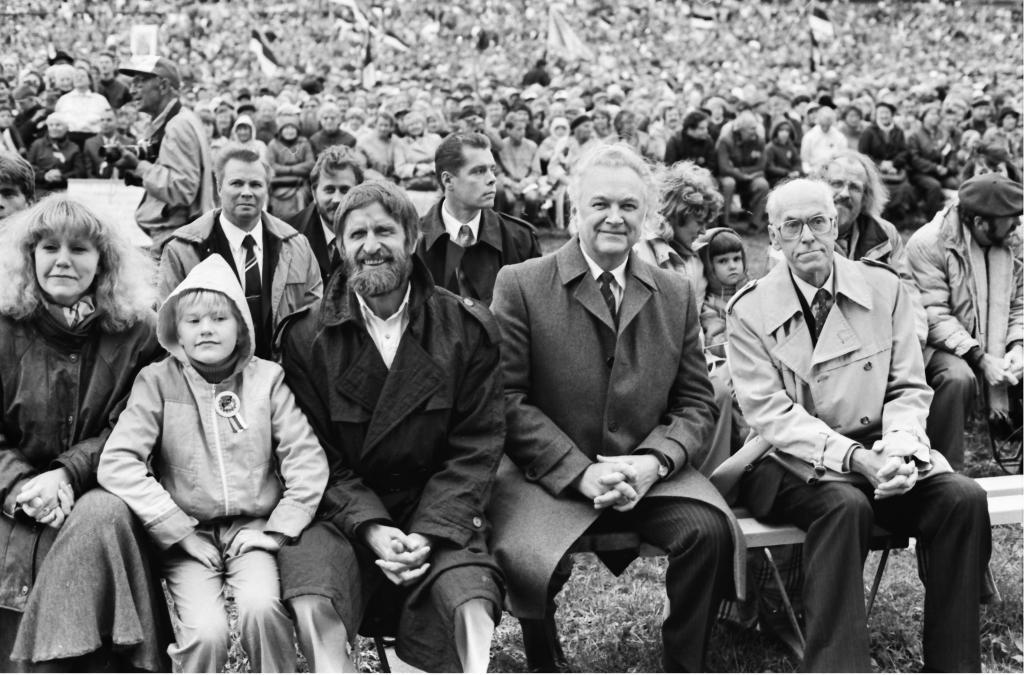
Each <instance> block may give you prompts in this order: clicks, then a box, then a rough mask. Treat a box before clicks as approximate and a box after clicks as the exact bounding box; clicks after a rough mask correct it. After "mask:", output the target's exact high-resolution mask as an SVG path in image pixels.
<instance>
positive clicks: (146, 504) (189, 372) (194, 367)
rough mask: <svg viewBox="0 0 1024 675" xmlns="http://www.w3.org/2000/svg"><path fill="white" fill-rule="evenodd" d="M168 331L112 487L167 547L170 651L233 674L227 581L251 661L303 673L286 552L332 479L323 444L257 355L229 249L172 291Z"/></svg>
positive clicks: (179, 661) (120, 425) (113, 438)
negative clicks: (281, 564)
mask: <svg viewBox="0 0 1024 675" xmlns="http://www.w3.org/2000/svg"><path fill="white" fill-rule="evenodd" d="M157 332H158V338H159V340H160V343H161V344H162V345H163V347H164V348H165V349H166V350H167V351H168V352H169V353H170V357H168V358H166V359H164V360H163V361H159V362H157V363H154V364H152V365H149V366H147V367H146V368H144V369H143V370H142V371H141V373H140V374H139V376H138V378H137V380H136V381H135V385H134V387H133V388H132V393H131V397H130V398H129V400H128V406H127V408H126V409H125V411H124V412H123V413H122V414H121V416H120V418H119V419H118V422H117V424H116V426H115V427H114V430H113V432H112V433H111V435H110V437H109V439H108V441H107V443H106V445H105V447H104V449H103V453H102V455H101V457H100V463H99V471H98V479H99V483H100V484H101V485H102V486H103V487H104V488H106V489H107V490H109V491H110V492H112V493H114V494H115V495H117V496H119V497H120V498H121V499H123V500H124V501H125V502H126V503H127V504H128V506H129V507H131V509H132V510H133V511H134V512H135V514H136V515H137V516H138V517H139V519H140V520H141V521H142V523H143V525H144V526H145V527H146V529H147V531H148V532H149V534H150V536H152V537H153V539H154V540H155V541H156V543H157V544H158V545H159V546H160V547H161V548H162V549H165V554H164V557H163V559H162V561H161V565H160V567H161V573H162V576H163V577H164V578H165V579H166V581H167V587H168V590H169V591H170V594H171V597H172V598H173V600H174V607H175V611H176V613H177V617H178V619H179V621H178V625H177V627H176V637H177V643H176V644H174V645H171V647H170V648H169V650H168V652H169V653H170V655H171V658H172V660H173V661H174V665H175V670H179V671H183V672H217V671H218V670H221V669H223V667H224V665H225V662H226V661H227V655H228V647H229V646H230V644H231V641H230V636H229V634H228V619H227V613H226V611H225V607H224V602H225V601H224V584H227V585H228V586H230V587H231V589H232V593H233V595H234V598H235V602H236V604H237V605H238V622H239V630H240V632H241V642H242V646H243V648H244V649H245V651H246V653H247V654H248V656H249V663H250V666H251V669H252V670H253V671H254V672H294V671H295V644H294V641H293V638H292V626H291V619H290V618H289V615H288V613H287V611H286V610H285V608H284V605H283V604H282V602H281V598H280V583H279V574H278V569H277V561H276V557H275V553H276V551H277V550H278V549H279V548H280V547H281V546H282V545H283V544H284V543H286V542H287V541H289V540H291V539H292V538H294V537H297V536H298V535H299V534H300V533H301V532H302V530H303V529H304V528H305V527H306V526H307V525H309V523H310V522H311V521H312V519H313V516H314V514H315V512H316V509H317V506H318V505H319V503H320V497H321V496H322V494H323V491H324V488H325V487H326V483H327V476H328V467H327V460H326V457H325V455H324V452H323V449H322V448H321V447H320V444H319V442H318V441H317V439H316V436H315V435H314V434H313V430H312V429H311V428H310V426H309V423H308V422H307V421H306V417H305V415H304V414H303V413H302V411H301V410H300V409H299V408H298V407H297V406H296V404H295V399H294V397H293V396H292V393H291V391H290V390H289V389H288V387H287V386H286V385H285V384H284V372H283V371H282V369H281V368H280V366H278V365H277V364H276V363H272V362H270V361H265V360H263V359H259V358H256V357H255V356H253V349H254V347H253V338H252V336H253V328H252V320H251V318H250V315H249V309H248V307H247V305H246V302H245V297H244V294H243V292H242V289H241V286H240V285H239V283H238V279H237V278H236V277H235V275H234V273H233V272H232V271H231V268H230V267H229V266H228V264H227V263H226V262H225V261H224V259H223V258H221V257H220V256H219V255H213V256H210V257H209V258H207V259H206V260H204V261H203V262H202V263H200V264H199V265H197V266H196V267H195V268H194V269H193V270H192V272H191V273H189V275H188V276H187V277H186V278H185V280H184V281H182V282H181V284H180V285H179V286H178V287H177V288H176V289H175V290H174V292H173V293H171V295H170V296H169V297H168V298H167V300H166V301H165V302H164V304H163V306H162V307H161V308H160V312H159V316H158V323H157ZM165 431H166V433H165ZM150 466H151V467H152V470H150V468H149V467H150ZM278 475H280V479H279V478H278ZM282 483H283V485H282Z"/></svg>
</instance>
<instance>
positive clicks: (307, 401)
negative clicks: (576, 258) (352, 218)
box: [282, 257, 505, 670]
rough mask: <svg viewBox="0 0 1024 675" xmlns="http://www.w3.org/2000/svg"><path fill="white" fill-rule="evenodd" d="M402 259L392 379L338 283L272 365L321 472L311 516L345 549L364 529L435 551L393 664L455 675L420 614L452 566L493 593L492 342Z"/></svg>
mask: <svg viewBox="0 0 1024 675" xmlns="http://www.w3.org/2000/svg"><path fill="white" fill-rule="evenodd" d="M412 260H413V273H412V278H411V284H412V288H411V290H410V296H409V305H408V310H407V311H408V312H409V314H408V317H409V325H408V328H407V329H406V331H405V333H404V334H403V336H402V338H401V341H400V343H399V346H398V351H397V353H396V355H395V359H394V362H393V363H392V364H391V368H390V369H388V368H387V367H386V366H385V364H384V361H383V359H381V357H380V353H379V352H378V351H377V348H376V346H375V345H374V343H373V340H372V339H371V337H370V335H369V333H368V332H367V330H366V327H365V323H364V321H363V317H362V313H361V311H360V309H359V306H358V303H357V299H356V297H355V294H354V293H352V292H351V291H350V290H349V289H348V288H347V286H346V284H345V281H346V280H345V278H344V276H343V275H340V274H336V275H334V276H333V277H332V278H331V280H330V282H329V284H328V288H327V293H326V295H325V297H324V300H323V302H322V304H320V305H318V306H317V308H316V309H313V310H312V311H310V312H308V313H307V314H306V315H305V316H303V317H302V319H301V320H300V321H298V322H297V323H296V324H295V325H294V326H293V327H292V328H290V329H289V330H288V332H287V333H286V336H285V343H284V359H283V362H282V365H283V366H284V369H285V376H286V380H285V381H286V382H287V383H288V385H289V386H290V387H291V388H292V390H293V392H294V393H295V398H296V400H297V401H298V403H299V406H300V407H301V408H302V409H303V411H304V412H305V413H306V417H307V418H308V420H309V422H310V424H311V425H312V426H313V430H314V431H315V432H316V434H317V436H318V437H319V439H320V441H321V444H322V445H323V447H324V451H325V452H326V453H327V459H328V462H329V463H330V469H331V477H330V480H329V482H328V487H327V490H326V492H325V493H324V497H323V499H322V501H321V504H320V509H319V512H318V517H319V518H321V519H324V520H328V521H330V522H331V523H333V524H334V525H335V526H336V527H337V528H338V529H339V530H340V531H341V532H342V533H343V534H344V535H345V536H346V537H347V538H348V539H349V540H350V541H353V542H359V541H362V537H361V536H360V535H361V532H362V530H361V528H362V527H363V526H365V525H368V524H370V523H373V522H384V523H392V524H395V525H396V526H397V527H400V528H401V529H402V530H403V531H405V532H416V533H419V534H422V535H425V536H427V537H430V538H434V539H435V541H437V542H438V543H437V544H436V545H435V546H434V547H433V553H432V555H431V567H430V570H429V571H428V573H427V575H426V577H425V579H424V581H422V582H419V583H418V584H417V585H416V586H414V587H413V590H412V593H411V595H410V596H409V598H408V600H407V601H406V603H405V605H404V607H403V611H402V613H401V614H402V615H401V617H400V621H399V632H398V638H399V639H398V650H399V652H398V653H399V656H400V657H401V658H402V659H403V660H405V661H407V662H409V663H412V664H414V665H416V666H417V667H420V668H423V669H426V670H451V669H452V668H453V667H456V668H457V664H458V661H457V660H456V661H455V662H454V663H452V662H451V661H450V659H449V660H448V661H447V662H446V661H445V660H442V659H441V658H440V655H441V654H443V653H445V652H446V650H449V648H450V647H451V646H454V643H452V641H451V638H450V636H446V635H443V634H438V633H443V630H440V629H441V626H442V622H440V621H438V620H437V617H436V614H435V610H434V609H433V608H432V607H430V606H429V603H426V602H422V601H425V600H427V599H429V596H430V594H429V593H426V592H424V591H425V590H426V589H428V588H429V587H430V585H431V583H433V581H434V580H435V579H436V578H437V577H438V576H439V575H440V574H441V573H442V572H444V571H446V570H449V569H452V568H454V567H459V566H463V565H477V566H483V567H488V568H491V569H492V570H493V572H494V577H495V578H496V579H499V580H500V572H499V570H498V567H497V565H496V564H495V563H494V559H493V557H492V556H491V555H490V553H489V552H488V546H487V537H488V534H489V531H490V526H489V523H488V520H487V517H486V515H485V507H486V504H487V502H488V500H489V499H490V496H491V490H492V486H493V483H494V475H495V470H496V469H497V466H498V461H499V460H500V458H501V450H502V446H503V444H504V439H505V413H504V403H503V399H502V386H501V372H500V369H499V354H498V342H499V332H498V327H497V324H496V323H495V321H494V319H493V317H492V316H491V315H490V312H488V311H487V308H486V307H484V306H482V305H481V304H480V303H478V302H476V301H475V300H472V299H468V298H466V299H462V298H459V297H457V296H455V295H453V294H451V293H449V292H448V291H446V290H444V289H442V288H435V286H434V282H433V279H432V278H431V277H430V274H429V273H428V272H427V270H426V268H425V267H424V266H423V265H422V263H421V262H419V261H418V260H417V259H416V258H415V257H413V258H412ZM307 564H310V565H330V564H331V561H329V560H311V561H309V562H308V563H307ZM495 600H496V602H498V603H499V606H500V598H496V599H495ZM409 615H415V616H413V617H412V618H410V616H409ZM403 626H409V627H410V631H413V632H414V631H420V632H421V634H419V635H412V634H410V635H407V634H406V633H405V632H403V630H404V629H403ZM423 631H425V632H426V633H423ZM410 638H411V639H410ZM410 644H412V645H413V648H412V649H410V648H409V646H408V645H410ZM423 645H431V646H432V648H431V649H430V650H426V649H424V648H423ZM452 656H454V654H452Z"/></svg>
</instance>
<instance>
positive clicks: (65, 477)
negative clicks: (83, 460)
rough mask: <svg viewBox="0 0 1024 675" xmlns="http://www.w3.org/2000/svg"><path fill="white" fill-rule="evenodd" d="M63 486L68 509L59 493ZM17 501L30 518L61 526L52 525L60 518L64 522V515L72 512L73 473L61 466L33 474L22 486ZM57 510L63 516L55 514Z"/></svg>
mask: <svg viewBox="0 0 1024 675" xmlns="http://www.w3.org/2000/svg"><path fill="white" fill-rule="evenodd" d="M62 486H63V487H64V491H65V496H64V504H67V510H64V509H63V508H62V503H61V497H60V495H59V492H60V489H61V487H62ZM16 501H17V502H18V504H20V505H21V509H22V510H23V511H24V512H25V515H27V516H28V517H29V518H34V519H35V520H36V522H39V523H43V524H44V525H51V526H52V527H60V524H57V525H52V522H53V521H54V519H57V518H59V521H60V523H63V522H64V517H66V516H67V515H68V513H70V512H71V507H72V506H73V505H74V494H73V491H72V489H71V474H69V473H68V470H67V469H65V468H63V467H61V468H60V469H54V470H52V471H46V472H44V473H41V474H39V475H38V476H33V477H32V478H30V479H29V480H28V481H26V482H25V484H24V486H22V488H21V492H19V493H18V496H17V499H16ZM56 511H60V512H61V516H57V515H55V513H54V512H56Z"/></svg>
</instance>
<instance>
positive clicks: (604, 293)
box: [597, 272, 619, 323]
mask: <svg viewBox="0 0 1024 675" xmlns="http://www.w3.org/2000/svg"><path fill="white" fill-rule="evenodd" d="M597 280H598V282H599V283H600V285H601V297H602V298H604V304H606V305H608V312H609V313H610V314H611V315H612V321H614V322H615V323H618V321H619V314H618V312H617V311H616V308H615V294H614V293H613V292H612V284H614V283H615V277H613V276H612V273H611V272H602V273H601V276H599V277H598V278H597Z"/></svg>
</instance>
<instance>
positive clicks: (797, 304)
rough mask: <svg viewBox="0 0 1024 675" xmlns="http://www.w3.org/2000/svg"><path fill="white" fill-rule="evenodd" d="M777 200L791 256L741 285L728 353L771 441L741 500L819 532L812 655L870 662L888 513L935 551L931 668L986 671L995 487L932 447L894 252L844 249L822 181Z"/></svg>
mask: <svg viewBox="0 0 1024 675" xmlns="http://www.w3.org/2000/svg"><path fill="white" fill-rule="evenodd" d="M767 209H768V220H769V229H768V232H769V236H770V238H771V242H772V246H773V247H774V248H775V249H776V250H778V251H780V252H781V253H782V256H783V257H784V258H785V260H786V264H785V265H777V266H776V267H774V268H772V270H771V271H769V273H768V274H767V275H766V276H765V277H763V278H762V279H760V280H758V281H756V282H752V283H751V284H749V285H748V286H747V287H745V288H744V289H743V290H741V291H739V293H737V294H736V296H735V298H734V299H733V301H732V303H731V304H730V306H729V310H728V312H729V314H728V333H729V341H728V346H727V352H728V359H729V364H730V367H731V368H732V377H733V383H734V386H735V392H736V397H737V400H738V401H739V403H740V407H741V408H742V409H743V414H744V416H745V417H746V420H747V423H748V424H749V425H750V427H751V429H752V430H753V431H754V432H755V433H757V434H759V435H760V437H761V438H762V439H763V440H764V441H766V443H764V444H762V447H764V448H765V450H764V454H762V455H761V456H760V457H753V458H751V457H744V458H743V460H742V461H743V463H744V464H746V465H747V466H746V470H745V471H741V472H740V473H739V474H738V475H741V476H742V477H741V478H740V479H739V498H740V501H741V503H743V504H744V505H745V506H747V507H748V508H749V509H750V510H751V512H752V513H753V514H754V515H755V516H757V517H758V518H764V519H767V520H770V521H774V522H786V523H792V524H794V525H796V526H797V527H799V528H801V529H803V530H805V531H806V532H807V538H806V540H805V542H804V555H803V565H804V576H805V581H804V585H803V605H804V610H805V613H804V619H805V625H806V648H805V652H804V661H803V664H802V665H803V669H804V670H805V671H818V672H834V671H865V672H866V671H868V670H870V668H871V660H870V650H869V643H868V631H867V617H866V615H865V607H864V588H863V581H862V579H863V566H864V560H865V558H866V557H867V552H868V548H869V545H870V541H871V531H872V526H873V524H874V523H876V522H877V523H878V524H880V525H881V526H883V527H885V528H886V529H888V530H890V531H892V532H895V533H900V534H905V535H908V536H913V537H916V538H917V540H918V548H919V551H921V552H923V554H924V555H925V557H926V559H927V561H928V564H927V565H925V567H924V569H923V570H922V575H923V576H922V578H923V579H924V586H925V587H926V589H927V591H926V592H927V593H928V594H929V597H928V599H927V602H926V603H925V609H924V654H923V656H924V669H925V670H926V671H934V670H939V671H947V672H956V671H968V672H971V671H974V672H977V671H978V670H979V668H980V665H981V664H980V651H979V645H980V633H979V600H980V597H981V595H982V588H983V576H984V571H985V567H986V565H987V563H988V559H989V553H990V549H991V535H990V532H989V518H988V507H987V501H986V497H985V493H984V491H983V490H982V489H981V488H979V487H978V486H977V484H976V483H975V482H974V481H972V480H970V479H968V478H964V477H963V476H960V475H957V474H955V473H952V471H951V469H950V466H949V463H948V462H947V461H946V460H945V458H944V457H943V456H942V455H941V454H940V453H939V452H937V451H935V450H932V449H931V447H932V446H931V443H930V442H929V439H928V436H927V434H926V432H925V421H926V418H927V415H928V406H929V404H930V403H931V400H932V390H931V389H930V388H929V387H928V385H927V384H926V382H925V370H924V361H923V358H922V354H921V348H920V344H919V342H918V340H917V337H916V334H915V329H914V313H913V311H912V308H911V305H910V301H909V296H908V294H907V291H906V288H905V286H904V284H903V283H901V281H900V279H899V277H898V276H897V274H896V273H895V272H894V271H893V270H892V269H891V268H889V267H887V266H885V265H884V264H882V263H879V262H875V261H868V260H865V261H862V262H853V261H850V260H847V259H846V258H844V257H843V256H842V255H839V254H837V253H836V251H835V241H836V236H837V231H838V230H837V227H836V215H837V214H836V207H835V205H834V203H833V199H832V194H831V191H830V189H829V186H828V185H827V184H826V183H823V182H819V181H812V180H794V181H791V182H789V183H786V184H784V185H782V186H780V187H778V188H776V189H775V191H774V192H772V193H771V195H770V196H769V198H768V206H767ZM741 455H742V453H740V454H737V455H736V456H735V457H734V459H733V460H730V461H736V460H737V459H738V458H740V457H741ZM727 463H728V462H727ZM724 466H725V465H724V464H723V467H724ZM719 487H720V488H721V487H722V486H721V485H720V486H719Z"/></svg>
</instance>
